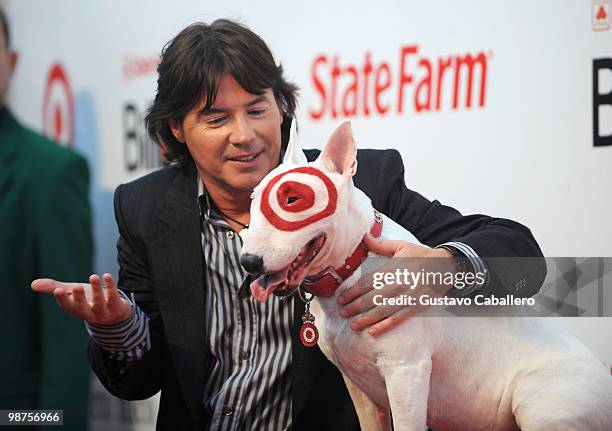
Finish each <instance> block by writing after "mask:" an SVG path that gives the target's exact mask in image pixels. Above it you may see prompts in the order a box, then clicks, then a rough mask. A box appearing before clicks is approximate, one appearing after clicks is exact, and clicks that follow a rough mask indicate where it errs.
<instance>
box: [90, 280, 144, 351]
mask: <svg viewBox="0 0 612 431" xmlns="http://www.w3.org/2000/svg"><path fill="white" fill-rule="evenodd" d="M119 293H120V294H121V296H122V297H123V299H124V300H126V301H128V302H129V303H130V304H131V305H132V315H131V316H130V317H129V319H127V320H126V321H125V322H121V323H117V324H115V325H100V324H89V323H87V322H85V327H86V328H87V332H89V335H91V338H93V340H94V341H95V342H96V343H97V344H98V345H99V346H100V347H102V348H103V349H104V350H106V351H108V352H109V356H110V358H111V359H113V360H116V361H121V362H133V361H136V360H138V359H141V358H142V357H143V356H144V354H145V353H146V352H147V351H148V350H149V349H151V338H150V335H149V318H148V317H147V315H146V314H145V313H144V312H143V311H142V309H141V308H140V307H139V306H138V304H136V301H135V300H134V295H133V294H132V298H131V299H130V298H128V296H127V295H126V294H125V293H123V292H122V291H121V290H119Z"/></svg>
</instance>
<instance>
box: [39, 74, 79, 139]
mask: <svg viewBox="0 0 612 431" xmlns="http://www.w3.org/2000/svg"><path fill="white" fill-rule="evenodd" d="M42 115H43V132H44V134H45V135H47V136H48V137H50V138H51V139H53V140H55V141H57V142H59V143H61V144H63V145H68V146H73V145H74V98H73V97H72V88H71V87H70V83H69V82H68V78H67V76H66V72H65V71H64V69H63V67H62V66H61V65H60V64H59V63H55V64H53V65H52V66H51V69H50V70H49V73H48V74H47V83H46V84H45V93H44V99H43V112H42Z"/></svg>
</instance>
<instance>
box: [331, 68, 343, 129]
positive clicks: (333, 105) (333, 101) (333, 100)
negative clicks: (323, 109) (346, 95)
mask: <svg viewBox="0 0 612 431" xmlns="http://www.w3.org/2000/svg"><path fill="white" fill-rule="evenodd" d="M341 72H342V71H341V70H340V67H339V66H338V56H334V64H333V66H332V71H331V78H332V90H331V116H332V118H336V117H337V116H338V113H337V111H336V94H337V92H338V77H339V76H340V74H341Z"/></svg>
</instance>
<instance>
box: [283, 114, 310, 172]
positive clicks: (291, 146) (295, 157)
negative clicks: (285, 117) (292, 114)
mask: <svg viewBox="0 0 612 431" xmlns="http://www.w3.org/2000/svg"><path fill="white" fill-rule="evenodd" d="M283 163H290V164H293V165H301V164H304V163H308V160H307V159H306V154H304V151H302V147H300V144H298V139H297V120H296V119H295V118H294V119H293V120H292V121H291V132H290V134H289V143H288V144H287V151H285V157H284V158H283Z"/></svg>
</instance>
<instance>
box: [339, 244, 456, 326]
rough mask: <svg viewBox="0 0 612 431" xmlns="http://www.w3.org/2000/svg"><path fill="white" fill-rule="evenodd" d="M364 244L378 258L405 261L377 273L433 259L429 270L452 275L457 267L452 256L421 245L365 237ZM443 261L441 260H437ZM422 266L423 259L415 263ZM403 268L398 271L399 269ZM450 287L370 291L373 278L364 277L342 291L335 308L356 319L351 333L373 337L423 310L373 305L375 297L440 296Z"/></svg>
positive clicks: (367, 275) (396, 286) (402, 287)
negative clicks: (410, 261) (365, 331)
mask: <svg viewBox="0 0 612 431" xmlns="http://www.w3.org/2000/svg"><path fill="white" fill-rule="evenodd" d="M364 242H365V244H366V246H367V247H368V249H369V250H370V251H372V252H374V253H376V254H379V255H381V256H390V257H401V258H404V259H396V260H391V261H389V262H388V263H387V264H386V265H383V266H382V267H380V268H378V269H377V272H390V273H393V272H395V271H396V270H397V269H401V270H404V269H406V264H407V262H408V260H407V259H405V258H409V257H413V258H424V257H433V258H437V259H434V261H435V263H434V264H433V265H432V266H436V267H437V268H442V267H444V268H448V270H450V271H452V270H454V269H455V268H456V263H455V260H454V258H453V257H452V254H451V253H450V252H449V251H447V250H445V249H432V248H429V247H426V246H422V245H416V244H412V243H409V242H406V241H396V240H381V239H376V238H373V237H371V236H370V235H365V236H364ZM440 258H444V259H440ZM418 260H419V262H423V261H424V260H423V259H418ZM400 264H401V265H402V268H400V267H399V266H398V265H400ZM408 269H409V270H412V271H415V272H418V271H420V268H416V267H415V268H408ZM450 287H452V286H448V287H446V288H444V287H442V288H440V287H439V286H437V287H436V288H435V290H434V289H433V288H432V286H427V285H423V284H419V285H417V286H413V287H412V288H411V289H408V288H407V287H406V286H401V285H387V286H385V287H384V288H383V289H380V290H376V289H374V287H373V283H372V275H371V274H365V275H364V276H363V277H362V278H361V279H359V281H358V282H357V283H355V285H353V286H351V287H349V288H347V289H345V290H344V291H343V292H342V293H341V294H340V296H339V297H338V304H339V305H340V306H342V308H341V309H340V315H341V316H342V317H345V318H350V317H353V316H357V317H355V318H354V319H353V321H352V322H351V329H353V330H354V331H361V330H363V329H366V328H368V327H369V329H368V333H369V334H370V335H372V336H377V335H380V334H383V333H385V332H387V331H390V330H391V329H393V328H395V327H396V326H398V325H400V324H401V323H403V322H405V321H406V320H407V319H408V318H409V317H412V316H414V315H415V314H418V313H419V312H421V311H422V310H423V309H424V308H426V306H424V305H419V304H418V302H417V305H414V306H407V305H388V304H385V305H375V303H374V296H375V295H382V296H383V297H384V298H397V297H400V296H401V295H410V296H413V297H418V296H419V295H423V294H428V295H436V296H443V295H444V293H445V291H446V290H448V289H449V288H450Z"/></svg>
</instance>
